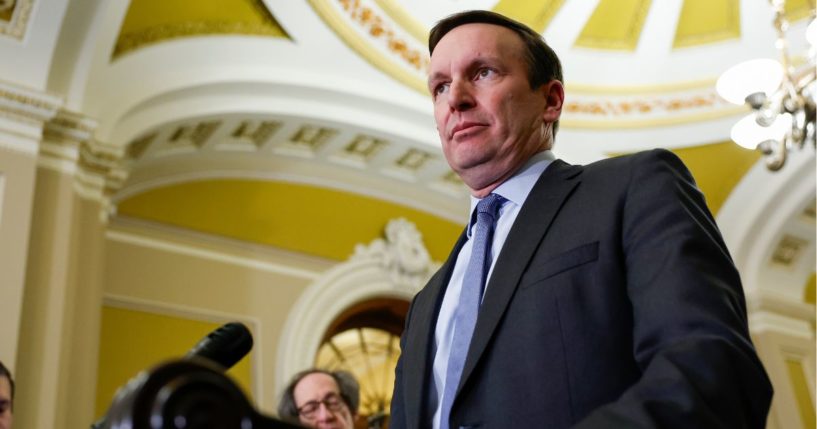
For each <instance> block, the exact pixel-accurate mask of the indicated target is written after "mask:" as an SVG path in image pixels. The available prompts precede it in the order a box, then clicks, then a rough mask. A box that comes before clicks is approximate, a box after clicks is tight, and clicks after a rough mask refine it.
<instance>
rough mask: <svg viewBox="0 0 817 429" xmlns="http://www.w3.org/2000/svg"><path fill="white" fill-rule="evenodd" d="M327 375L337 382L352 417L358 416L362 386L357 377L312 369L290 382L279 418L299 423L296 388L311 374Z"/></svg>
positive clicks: (280, 408)
mask: <svg viewBox="0 0 817 429" xmlns="http://www.w3.org/2000/svg"><path fill="white" fill-rule="evenodd" d="M316 373H317V374H326V375H328V376H330V377H332V379H334V380H335V384H337V385H338V390H339V393H340V397H341V399H343V402H345V403H346V406H347V407H349V410H350V411H351V412H352V415H353V416H355V415H357V409H358V406H360V385H359V384H358V382H357V380H355V376H353V375H352V374H351V373H349V372H347V371H342V370H338V371H328V370H324V369H319V368H310V369H306V370H303V371H301V372H299V373H297V374H295V376H294V377H292V380H290V381H289V384H287V387H286V389H284V393H283V394H282V395H281V401H280V402H278V417H280V418H282V419H284V420H287V421H292V422H298V406H297V405H296V404H295V386H297V385H298V383H300V382H301V380H303V378H304V377H306V376H307V375H310V374H316Z"/></svg>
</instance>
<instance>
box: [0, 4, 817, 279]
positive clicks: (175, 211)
mask: <svg viewBox="0 0 817 429" xmlns="http://www.w3.org/2000/svg"><path fill="white" fill-rule="evenodd" d="M21 1H22V0H21ZM22 3H29V1H22ZM472 8H485V9H493V10H497V11H500V12H502V13H506V14H508V15H510V16H512V17H515V18H517V19H519V20H521V21H524V22H526V23H528V24H529V25H531V26H532V27H533V28H536V29H538V30H540V31H541V32H542V34H543V35H544V36H545V38H546V39H547V40H548V42H549V43H550V44H551V45H552V46H553V47H554V49H555V50H556V52H557V53H558V54H559V56H560V58H562V61H563V65H564V69H565V84H566V98H567V99H566V104H565V109H564V112H563V119H562V122H561V123H562V127H561V128H560V133H559V136H558V138H557V142H556V146H555V150H554V151H555V152H556V155H557V156H559V157H561V158H563V159H565V160H566V161H568V162H571V163H586V162H592V161H594V160H597V159H601V158H604V157H607V156H611V155H614V154H621V153H628V152H633V151H637V150H642V149H648V148H653V147H666V148H669V149H672V150H674V151H675V152H676V153H678V154H679V155H680V156H681V157H682V158H683V159H684V160H685V161H686V162H687V164H688V165H689V167H690V169H691V170H692V171H693V173H694V175H695V176H696V178H697V179H698V181H699V184H700V186H701V188H702V189H703V190H704V193H705V195H706V196H707V200H708V201H709V203H710V205H711V206H712V209H713V211H715V212H718V211H719V210H720V207H721V206H722V205H724V204H728V203H729V201H730V200H732V199H734V198H735V196H734V192H735V190H736V189H740V187H739V185H740V184H741V183H742V181H743V180H744V178H745V177H746V175H747V174H748V173H750V172H752V171H755V170H757V169H759V168H762V166H759V165H758V159H759V155H758V154H757V153H755V152H749V151H743V150H742V149H739V148H737V147H735V146H734V145H732V144H731V143H729V129H730V128H731V126H732V124H733V123H735V122H736V121H737V120H738V119H739V118H740V117H741V116H742V115H745V114H746V109H745V108H742V107H736V106H732V105H729V104H727V103H726V102H725V101H724V100H722V99H720V98H719V97H718V96H717V95H716V93H715V90H714V83H715V81H716V79H717V77H718V76H719V75H720V74H721V73H722V72H723V71H724V70H726V69H727V68H728V67H730V66H732V65H734V64H736V63H738V62H740V61H743V60H746V59H751V58H756V57H769V58H776V57H777V52H776V51H775V46H774V40H775V35H774V29H773V28H772V26H771V19H772V16H773V15H772V9H771V7H770V5H769V4H767V3H766V2H764V1H749V0H666V1H662V2H654V1H650V0H592V1H585V0H540V1H526V0H457V1H454V0H307V1H290V0H199V1H197V2H193V3H191V2H185V1H181V0H131V1H130V2H100V3H99V4H92V3H89V2H82V1H79V0H76V1H71V2H70V4H69V7H68V9H67V13H66V16H65V19H64V23H65V24H64V26H63V28H62V29H61V30H60V38H59V43H58V45H57V46H56V49H55V52H56V54H55V56H54V58H53V64H52V68H51V73H50V75H49V78H48V87H49V91H51V92H54V93H58V94H65V99H66V105H67V106H68V107H69V108H71V109H73V110H76V111H79V112H82V113H83V114H85V115H87V116H89V117H91V118H93V119H95V120H96V121H97V122H98V127H97V128H96V132H95V138H96V139H98V140H99V141H101V142H103V143H104V144H106V145H109V146H110V147H113V148H115V149H117V150H120V151H121V152H123V153H124V154H125V168H124V171H125V173H124V174H123V175H122V180H121V183H119V184H117V186H116V189H114V193H113V196H112V202H113V205H114V207H115V208H116V210H117V211H116V216H121V217H137V218H141V219H150V220H153V221H156V222H161V223H165V224H170V225H175V226H179V227H185V228H192V229H196V230H200V231H206V232H208V233H213V234H218V235H226V236H231V237H233V238H238V239H241V240H248V241H254V242H261V243H266V244H272V245H275V246H280V247H282V248H285V249H290V250H296V251H298V252H305V253H309V254H313V255H320V256H325V257H328V258H332V259H342V258H343V257H344V256H345V255H346V254H348V253H350V252H351V251H352V249H350V248H348V246H349V245H350V244H348V243H351V242H352V241H353V240H357V241H360V242H368V241H370V240H372V239H374V238H376V236H378V235H379V233H380V231H379V229H378V226H379V227H380V228H382V226H383V225H385V222H386V220H387V218H388V217H390V216H393V215H396V214H397V213H399V212H404V213H408V214H407V215H406V216H409V217H412V220H413V221H415V222H416V223H418V226H420V230H421V231H422V232H423V233H424V238H425V240H426V241H427V244H428V246H429V247H430V248H431V249H447V248H448V246H450V243H451V241H452V240H453V239H454V238H455V236H456V234H457V231H458V230H459V228H460V226H459V225H461V224H462V223H463V222H464V218H465V215H466V210H467V206H468V198H467V192H466V190H465V189H464V187H463V185H462V183H461V182H459V180H458V179H457V178H456V176H455V175H453V174H452V173H451V172H450V170H449V169H448V168H447V165H446V164H445V161H444V159H443V158H442V155H441V153H440V151H439V143H438V140H437V137H436V132H435V130H434V125H433V118H432V115H431V105H430V102H429V100H428V97H427V96H426V94H425V89H424V88H425V84H424V81H425V67H426V66H427V63H428V54H427V48H426V47H425V37H426V34H427V32H428V29H429V28H430V27H431V26H432V25H433V23H434V22H435V21H437V20H438V19H440V18H442V17H444V16H446V15H448V14H450V13H453V12H456V11H459V10H464V9H472ZM786 8H787V11H788V12H789V14H790V15H789V16H790V17H791V18H792V20H793V23H792V25H791V31H790V33H791V34H793V35H795V36H792V37H790V40H789V42H790V47H791V51H792V52H793V53H794V55H795V59H796V60H797V61H800V62H802V58H803V55H804V53H805V47H806V45H805V41H804V38H803V37H802V34H803V32H804V30H805V25H806V23H807V21H808V20H807V19H805V18H807V17H808V16H809V15H810V14H813V12H812V11H813V8H814V1H813V0H790V1H788V2H787V6H786ZM0 18H1V17H0ZM793 156H794V157H795V158H796V157H806V158H808V159H809V161H806V162H811V163H813V160H814V153H813V151H805V152H803V153H801V154H794V155H793ZM779 174H780V175H786V174H795V173H793V172H788V173H787V172H786V171H785V168H784V171H782V172H780V173H779ZM810 177H812V179H811V181H812V182H813V181H814V180H813V172H812V173H811V176H810ZM806 180H808V177H807V178H806ZM773 182H774V181H773V180H766V182H764V183H763V184H761V185H758V186H755V189H753V190H752V191H753V192H759V193H765V194H769V193H776V192H784V190H783V189H781V188H774V186H782V185H773ZM741 192H748V191H741ZM812 194H813V192H812ZM806 195H808V194H806ZM259 196H262V197H261V198H262V199H266V198H276V196H284V197H285V199H286V201H287V204H288V205H289V206H292V207H302V208H304V211H307V210H313V209H314V210H317V209H316V208H315V207H317V206H319V205H320V204H319V202H320V201H337V202H338V203H339V204H340V205H341V206H343V210H344V213H343V215H342V218H343V221H342V223H343V225H344V226H345V227H344V228H341V229H340V230H339V229H338V228H334V229H335V231H334V234H335V236H334V237H335V241H334V242H333V243H327V242H326V241H325V240H319V239H314V238H310V239H309V240H302V239H301V238H303V237H299V235H298V233H297V232H296V233H295V234H291V235H289V236H288V237H289V238H285V236H284V235H282V236H279V237H276V238H273V239H271V238H270V237H273V236H274V235H275V233H274V231H275V228H274V227H273V226H272V225H288V226H289V227H291V228H293V230H294V231H310V232H313V231H314V232H317V231H319V230H321V229H322V228H328V224H327V222H326V221H325V219H326V217H322V216H325V215H327V214H320V215H316V216H304V215H303V212H300V213H299V212H298V211H297V210H296V211H278V210H276V207H277V205H276V204H272V203H271V204H268V205H265V204H258V198H259ZM803 198H804V199H803V201H801V203H802V204H801V207H800V208H802V207H805V206H809V205H810V206H813V197H812V198H811V201H808V200H809V198H808V197H807V196H806V197H803ZM225 201H227V202H225ZM741 201H742V200H741ZM182 202H183V203H182ZM229 202H232V203H229ZM316 204H317V205H316ZM793 210H794V209H793ZM798 210H799V209H798ZM728 212H729V213H735V211H733V210H728ZM228 213H230V216H234V217H232V218H231V219H234V222H233V223H234V225H233V226H232V227H228V226H226V225H227V224H228V223H229V222H225V221H224V219H223V218H220V217H219V216H226V215H227V214H228ZM786 215H787V216H789V215H791V216H794V213H793V212H792V213H788V214H786ZM116 216H115V217H114V219H116ZM729 216H737V215H732V214H730V215H729ZM254 219H255V220H257V219H268V220H269V223H268V224H267V225H266V226H258V224H257V223H253V222H252V221H253V220H254ZM719 221H720V222H732V221H735V219H731V218H729V219H721V218H720V215H719ZM316 224H320V225H319V226H317V227H316ZM378 224H379V225H378ZM253 225H255V227H254V226H253ZM230 228H233V229H230ZM782 231H783V230H782V229H780V231H778V232H779V233H780V234H779V235H778V236H776V237H771V238H769V243H768V245H769V246H770V247H774V246H777V245H778V244H779V243H782V242H783V235H782V234H783V232H782ZM808 231H813V226H812V227H811V229H810V230H806V231H804V232H802V234H801V235H800V238H801V239H803V240H805V241H806V242H807V244H806V246H805V249H806V251H805V252H804V253H802V255H805V256H803V257H805V258H808V257H809V255H812V259H813V254H814V241H815V240H814V237H813V235H814V234H813V233H812V234H811V235H810V236H809V235H808V234H809V232H808ZM343 243H347V244H343ZM344 247H346V248H347V249H346V250H345V251H344ZM432 253H433V255H434V257H435V258H442V257H444V256H445V255H444V250H434V251H433V252H432ZM813 271H814V270H813V267H812V269H811V272H813ZM804 281H805V280H804ZM812 283H813V282H812Z"/></svg>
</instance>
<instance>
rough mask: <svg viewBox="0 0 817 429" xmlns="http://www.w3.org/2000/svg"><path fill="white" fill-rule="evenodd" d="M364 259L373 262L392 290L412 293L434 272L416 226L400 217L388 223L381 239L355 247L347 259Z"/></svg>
mask: <svg viewBox="0 0 817 429" xmlns="http://www.w3.org/2000/svg"><path fill="white" fill-rule="evenodd" d="M365 259H369V260H374V261H377V262H378V264H379V265H380V267H381V268H382V269H383V270H385V271H386V272H387V273H388V275H389V278H390V279H391V281H392V282H393V283H394V285H395V286H396V287H399V288H403V289H406V290H408V291H412V292H417V291H418V290H420V288H421V287H422V286H423V284H425V282H426V281H428V279H429V277H431V274H433V272H434V270H436V269H437V266H436V265H435V264H432V262H431V256H430V255H429V253H428V250H426V247H425V244H423V237H422V235H421V234H420V231H419V230H417V226H415V225H414V224H413V223H411V222H409V221H408V220H406V219H404V218H399V219H393V220H391V221H389V223H388V224H387V225H386V231H385V238H378V239H376V240H374V241H372V242H371V243H369V244H368V245H363V244H358V245H357V246H355V253H354V255H352V258H351V260H352V261H360V260H365Z"/></svg>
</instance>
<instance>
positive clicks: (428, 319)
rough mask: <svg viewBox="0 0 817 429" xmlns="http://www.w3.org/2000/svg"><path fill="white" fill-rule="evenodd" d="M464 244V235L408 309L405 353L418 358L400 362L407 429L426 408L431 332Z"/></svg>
mask: <svg viewBox="0 0 817 429" xmlns="http://www.w3.org/2000/svg"><path fill="white" fill-rule="evenodd" d="M465 241H466V235H465V231H463V233H462V234H461V235H460V238H459V240H457V244H456V245H455V246H454V249H453V250H452V251H451V254H450V255H449V256H448V260H447V261H446V262H445V264H443V266H442V267H440V269H439V270H438V271H437V273H435V274H434V276H433V277H432V278H431V280H429V282H428V284H427V285H426V286H425V288H423V290H422V291H421V292H420V293H419V294H418V295H417V298H416V301H415V302H414V304H413V305H412V313H416V314H411V315H410V317H411V323H412V324H413V325H412V326H411V329H409V330H408V331H407V332H406V333H407V334H408V335H409V336H408V337H407V338H406V346H405V347H406V350H412V351H413V352H412V355H413V356H417V357H419V359H418V358H414V359H404V360H403V362H404V365H405V366H404V368H403V380H404V381H405V387H406V389H405V398H406V419H407V420H408V422H407V423H408V426H407V427H409V428H419V427H423V426H424V425H423V424H421V421H420V419H422V418H424V417H425V413H423V408H424V407H425V406H427V403H425V402H427V395H428V383H429V376H430V374H431V372H430V370H429V367H430V365H431V362H432V361H433V359H434V357H433V355H432V354H431V351H432V349H433V347H432V345H433V344H434V328H435V326H436V324H437V315H438V313H439V308H440V304H441V303H442V297H443V295H444V294H445V289H446V287H447V286H448V281H449V279H450V278H451V272H452V270H453V269H454V263H455V262H456V261H457V255H459V253H460V249H461V248H462V246H463V244H464V243H465Z"/></svg>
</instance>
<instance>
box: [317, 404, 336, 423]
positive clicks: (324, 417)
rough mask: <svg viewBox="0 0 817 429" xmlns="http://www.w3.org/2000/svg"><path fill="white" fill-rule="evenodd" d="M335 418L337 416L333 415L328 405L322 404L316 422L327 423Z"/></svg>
mask: <svg viewBox="0 0 817 429" xmlns="http://www.w3.org/2000/svg"><path fill="white" fill-rule="evenodd" d="M334 417H335V414H333V413H332V411H331V410H330V409H329V407H327V406H326V404H324V403H323V402H321V405H320V406H319V407H318V415H317V418H316V420H317V421H319V422H325V421H329V420H332V419H333V418H334Z"/></svg>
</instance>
